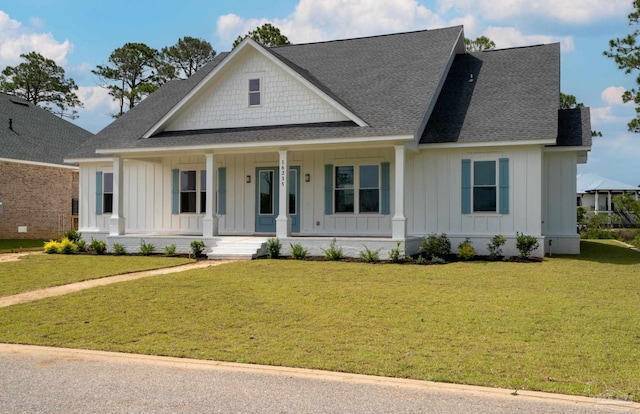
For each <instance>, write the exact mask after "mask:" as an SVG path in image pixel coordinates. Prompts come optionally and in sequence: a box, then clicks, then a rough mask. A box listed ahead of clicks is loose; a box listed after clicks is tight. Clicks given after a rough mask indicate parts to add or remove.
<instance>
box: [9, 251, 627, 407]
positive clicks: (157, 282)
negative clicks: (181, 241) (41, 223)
mask: <svg viewBox="0 0 640 414" xmlns="http://www.w3.org/2000/svg"><path fill="white" fill-rule="evenodd" d="M582 246H583V247H582V248H583V254H582V255H581V256H579V257H553V258H550V259H545V261H544V262H542V263H501V262H500V263H488V262H475V263H474V262H472V263H467V262H460V263H454V264H448V265H444V266H417V265H367V264H360V263H344V262H343V263H336V262H298V261H293V260H281V261H277V260H259V261H252V262H246V263H232V264H228V265H223V266H218V267H213V268H209V269H202V270H193V271H189V272H183V273H178V274H172V275H166V276H158V277H154V278H148V279H140V280H137V281H132V282H125V283H119V284H115V285H109V286H103V287H98V288H94V289H90V290H87V291H83V292H78V293H75V294H71V295H67V296H62V297H57V298H50V299H46V300H42V301H38V302H34V303H26V304H21V305H16V306H11V307H8V308H3V309H0V341H2V342H10V343H25V344H38V345H52V346H62V347H72V348H85V349H101V350H110V351H124V352H133V353H143V354H153V355H171V356H178V357H191V358H201V359H215V360H222V361H237V362H247V363H257V364H268V365H283V366H291V367H305V368H317V369H326V370H333V371H345V372H354V373H362V374H373V375H383V376H393V377H402V378H415V379H422V380H433V381H442V382H455V383H464V384H477V385H484V386H494V387H505V388H510V389H529V390H543V391H550V392H561V393H570V394H580V395H588V396H598V397H617V398H632V399H636V400H638V399H640V381H639V378H640V365H639V364H638V361H640V253H637V252H634V251H631V250H629V249H625V248H623V247H620V246H617V245H615V244H608V243H602V242H591V241H587V242H583V245H582ZM0 269H1V267H0Z"/></svg>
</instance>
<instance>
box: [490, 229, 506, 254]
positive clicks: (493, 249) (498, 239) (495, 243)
mask: <svg viewBox="0 0 640 414" xmlns="http://www.w3.org/2000/svg"><path fill="white" fill-rule="evenodd" d="M506 242H507V239H506V238H505V237H504V236H503V235H501V234H498V235H495V236H493V238H492V239H491V243H489V244H487V248H488V249H489V258H490V259H491V260H499V259H500V258H501V257H502V246H504V244H505V243H506Z"/></svg>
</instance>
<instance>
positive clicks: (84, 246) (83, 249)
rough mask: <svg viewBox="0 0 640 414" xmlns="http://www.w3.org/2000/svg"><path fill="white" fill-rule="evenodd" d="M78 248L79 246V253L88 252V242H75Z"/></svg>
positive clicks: (82, 240)
mask: <svg viewBox="0 0 640 414" xmlns="http://www.w3.org/2000/svg"><path fill="white" fill-rule="evenodd" d="M75 243H76V246H78V251H79V252H86V251H87V242H86V241H84V239H80V240H78V241H76V242H75Z"/></svg>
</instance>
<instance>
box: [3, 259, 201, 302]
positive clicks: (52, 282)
mask: <svg viewBox="0 0 640 414" xmlns="http://www.w3.org/2000/svg"><path fill="white" fill-rule="evenodd" d="M189 261H190V260H189V259H185V258H167V257H155V256H154V257H140V256H117V257H116V256H92V255H57V254H56V255H45V254H33V255H28V256H24V257H22V258H21V259H20V260H18V261H15V262H2V263H0V296H7V295H14V294H17V293H22V292H28V291H30V290H35V289H41V288H45V287H52V286H59V285H64V284H67V283H72V282H80V281H83V280H89V279H97V278H100V277H105V276H111V275H117V274H121V273H128V272H136V271H141V270H150V269H158V268H162V267H169V266H176V265H179V264H184V263H188V262H189Z"/></svg>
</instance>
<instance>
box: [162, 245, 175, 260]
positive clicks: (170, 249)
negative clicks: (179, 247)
mask: <svg viewBox="0 0 640 414" xmlns="http://www.w3.org/2000/svg"><path fill="white" fill-rule="evenodd" d="M175 254H176V245H175V244H171V245H169V246H164V255H165V256H167V257H169V256H175Z"/></svg>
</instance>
